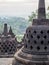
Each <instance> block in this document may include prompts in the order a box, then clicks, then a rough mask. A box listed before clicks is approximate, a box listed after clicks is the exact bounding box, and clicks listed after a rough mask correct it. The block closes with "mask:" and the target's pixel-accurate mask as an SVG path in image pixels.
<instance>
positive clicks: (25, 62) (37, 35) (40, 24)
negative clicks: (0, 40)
mask: <svg viewBox="0 0 49 65" xmlns="http://www.w3.org/2000/svg"><path fill="white" fill-rule="evenodd" d="M23 43H24V46H23V47H22V48H21V49H20V50H19V51H18V52H17V53H15V55H14V60H13V63H12V65H49V19H46V13H45V0H39V7H38V18H37V19H34V20H33V23H32V26H30V27H28V28H27V30H26V34H25V38H24V42H23ZM17 63H18V64H17Z"/></svg>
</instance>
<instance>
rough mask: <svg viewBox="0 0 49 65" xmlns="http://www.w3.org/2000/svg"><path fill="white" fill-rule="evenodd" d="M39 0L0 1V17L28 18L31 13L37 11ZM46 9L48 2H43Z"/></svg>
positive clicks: (48, 0) (47, 0)
mask: <svg viewBox="0 0 49 65" xmlns="http://www.w3.org/2000/svg"><path fill="white" fill-rule="evenodd" d="M38 1H39V0H0V16H17V17H25V18H27V16H29V15H30V14H31V12H32V11H35V10H37V9H38ZM45 3H46V8H47V7H48V5H49V0H45Z"/></svg>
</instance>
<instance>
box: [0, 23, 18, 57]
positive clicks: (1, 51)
mask: <svg viewBox="0 0 49 65" xmlns="http://www.w3.org/2000/svg"><path fill="white" fill-rule="evenodd" d="M17 44H18V42H17V39H16V37H15V35H14V33H13V32H12V29H11V27H10V29H9V32H8V28H7V24H4V31H3V33H2V34H0V57H2V56H13V54H15V52H16V51H17Z"/></svg>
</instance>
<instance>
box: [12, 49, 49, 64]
mask: <svg viewBox="0 0 49 65" xmlns="http://www.w3.org/2000/svg"><path fill="white" fill-rule="evenodd" d="M22 49H23V48H21V49H20V50H19V51H18V52H17V53H16V54H15V55H14V60H13V63H12V65H49V55H31V54H27V53H24V52H22Z"/></svg>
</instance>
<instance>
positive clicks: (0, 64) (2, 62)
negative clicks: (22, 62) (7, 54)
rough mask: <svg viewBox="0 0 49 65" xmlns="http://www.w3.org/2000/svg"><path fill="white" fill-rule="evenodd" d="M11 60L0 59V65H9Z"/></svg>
mask: <svg viewBox="0 0 49 65" xmlns="http://www.w3.org/2000/svg"><path fill="white" fill-rule="evenodd" d="M12 60H13V58H0V65H11V64H12Z"/></svg>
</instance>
